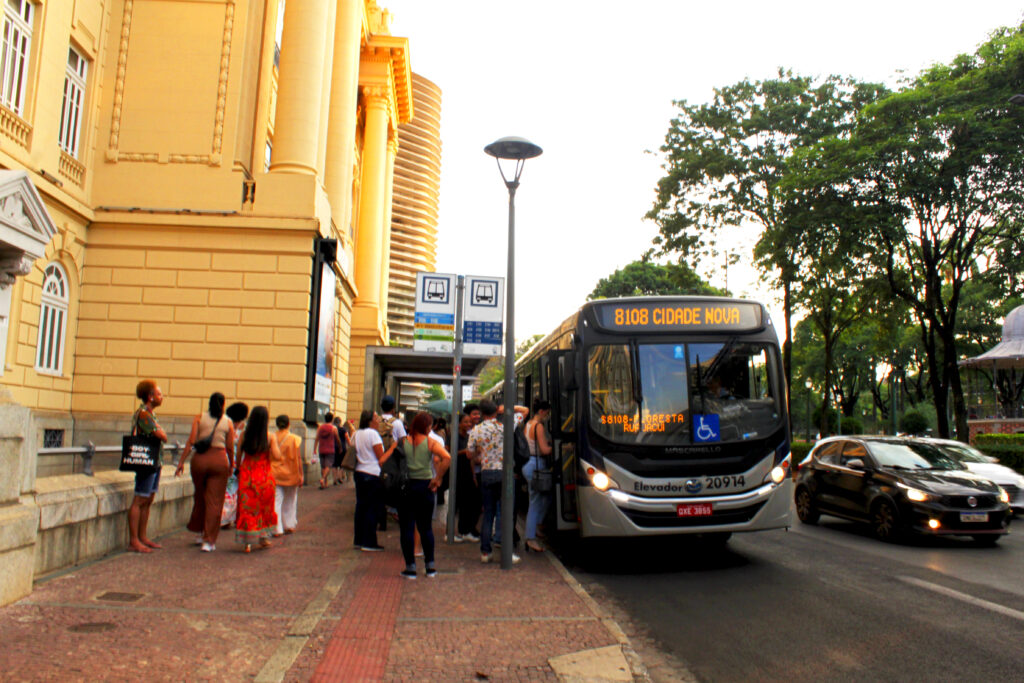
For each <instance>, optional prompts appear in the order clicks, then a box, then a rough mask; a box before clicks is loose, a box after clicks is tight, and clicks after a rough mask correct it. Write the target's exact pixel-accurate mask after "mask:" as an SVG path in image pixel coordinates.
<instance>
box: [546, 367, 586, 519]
mask: <svg viewBox="0 0 1024 683" xmlns="http://www.w3.org/2000/svg"><path fill="white" fill-rule="evenodd" d="M548 357H549V359H550V360H549V367H550V368H551V372H550V373H549V374H548V376H547V379H548V383H547V384H548V396H549V397H550V398H549V400H550V401H551V444H552V458H553V460H552V467H553V468H554V470H555V491H554V494H555V520H556V522H557V528H558V529H576V528H578V527H579V505H578V502H577V498H576V473H577V472H578V471H579V463H578V462H577V460H576V429H577V427H576V424H577V420H576V395H577V392H578V390H579V389H578V386H577V384H578V383H577V381H576V379H575V372H576V370H575V363H574V354H573V352H572V351H567V350H560V351H552V352H551V353H549V354H548Z"/></svg>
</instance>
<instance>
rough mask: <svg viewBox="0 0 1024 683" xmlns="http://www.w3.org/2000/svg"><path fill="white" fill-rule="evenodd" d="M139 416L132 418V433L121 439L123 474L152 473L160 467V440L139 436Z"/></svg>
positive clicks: (121, 468) (121, 469) (119, 466)
mask: <svg viewBox="0 0 1024 683" xmlns="http://www.w3.org/2000/svg"><path fill="white" fill-rule="evenodd" d="M138 429H139V414H138V412H136V413H135V415H133V416H132V433H131V434H126V435H125V436H124V437H123V438H122V439H121V464H120V465H118V467H117V469H119V470H120V471H122V472H146V473H149V472H152V471H153V470H155V469H158V468H159V467H160V464H161V463H160V439H159V438H158V437H156V436H147V435H145V434H138V433H137V432H138Z"/></svg>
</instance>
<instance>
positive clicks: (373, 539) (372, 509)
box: [352, 410, 397, 552]
mask: <svg viewBox="0 0 1024 683" xmlns="http://www.w3.org/2000/svg"><path fill="white" fill-rule="evenodd" d="M379 428H380V416H379V415H377V413H375V412H374V411H372V410H364V411H363V412H362V414H360V416H359V429H358V430H357V431H356V434H355V436H353V437H352V443H353V444H355V447H356V469H355V472H353V473H352V478H353V479H354V480H355V482H356V515H355V540H354V545H355V546H356V547H357V548H359V549H361V550H363V551H364V552H377V551H380V550H384V548H383V547H381V546H380V544H379V543H377V521H378V520H377V514H378V512H379V511H380V510H381V509H382V507H383V504H382V502H381V501H382V500H383V499H384V490H383V488H382V484H381V479H380V472H381V470H380V466H381V465H382V464H384V463H385V462H387V461H388V459H389V458H390V457H391V454H392V453H394V452H395V446H396V445H397V442H395V441H392V442H391V445H390V446H389V447H388V449H387V450H384V441H383V439H381V436H380V431H379Z"/></svg>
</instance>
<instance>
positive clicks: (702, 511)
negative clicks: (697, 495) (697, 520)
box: [676, 503, 711, 517]
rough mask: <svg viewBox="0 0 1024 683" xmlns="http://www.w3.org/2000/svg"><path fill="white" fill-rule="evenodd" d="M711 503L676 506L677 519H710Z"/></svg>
mask: <svg viewBox="0 0 1024 683" xmlns="http://www.w3.org/2000/svg"><path fill="white" fill-rule="evenodd" d="M710 516H711V503H680V504H679V505H676V517H710Z"/></svg>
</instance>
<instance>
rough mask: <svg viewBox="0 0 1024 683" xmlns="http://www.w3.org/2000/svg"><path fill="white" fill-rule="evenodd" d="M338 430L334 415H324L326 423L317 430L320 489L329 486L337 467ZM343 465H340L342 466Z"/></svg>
mask: <svg viewBox="0 0 1024 683" xmlns="http://www.w3.org/2000/svg"><path fill="white" fill-rule="evenodd" d="M338 441H339V437H338V429H337V427H335V426H334V413H327V414H326V415H324V423H323V424H322V425H320V427H319V428H318V429H317V430H316V452H317V454H318V455H319V456H320V488H321V489H325V488H327V487H328V486H329V484H328V483H327V478H328V477H329V476H330V474H331V468H332V467H335V464H334V454H335V452H336V450H337V448H338ZM340 465H341V463H340V462H339V463H338V466H340Z"/></svg>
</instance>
